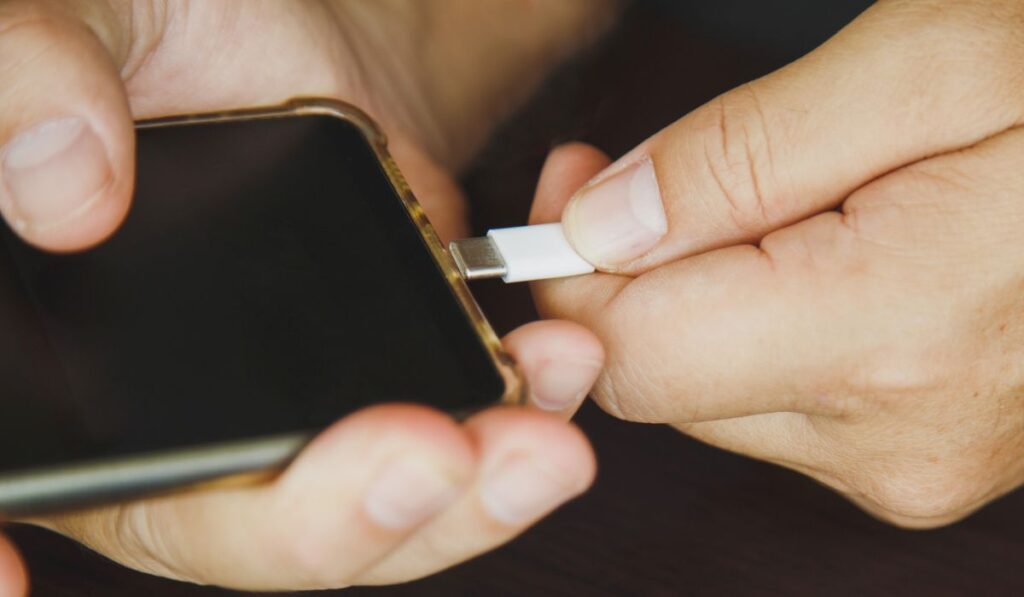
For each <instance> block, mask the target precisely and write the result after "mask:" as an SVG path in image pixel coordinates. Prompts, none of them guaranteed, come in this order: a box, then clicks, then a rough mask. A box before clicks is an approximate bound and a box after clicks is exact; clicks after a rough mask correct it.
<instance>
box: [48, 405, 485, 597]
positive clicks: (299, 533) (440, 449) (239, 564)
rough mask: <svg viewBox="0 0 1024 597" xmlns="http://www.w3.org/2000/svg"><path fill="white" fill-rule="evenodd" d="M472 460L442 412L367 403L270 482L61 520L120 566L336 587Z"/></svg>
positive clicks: (240, 583) (255, 582) (276, 585)
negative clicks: (120, 563)
mask: <svg viewBox="0 0 1024 597" xmlns="http://www.w3.org/2000/svg"><path fill="white" fill-rule="evenodd" d="M476 460H477V457H476V454H475V449H474V446H473V444H472V442H471V441H470V439H469V438H468V437H467V435H466V434H465V433H464V432H463V431H462V430H461V429H460V428H459V426H458V425H457V424H456V423H455V422H454V421H452V420H451V419H450V418H449V417H447V416H444V415H442V414H441V413H438V412H436V411H431V410H429V409H426V408H423V407H418V406H409V405H388V406H380V407H374V408H370V409H367V410H364V411H361V412H360V413H357V414H355V415H352V416H350V417H347V418H345V419H344V420H342V421H340V422H339V423H337V424H336V425H334V426H333V427H331V428H330V429H328V430H327V431H325V432H323V433H322V434H321V435H320V436H318V437H317V438H316V440H314V441H313V443H312V444H310V445H309V446H308V447H307V448H306V449H305V450H304V451H303V452H302V454H301V455H300V456H299V457H298V459H297V460H296V461H295V462H294V463H293V464H292V465H291V466H290V467H289V468H288V469H287V470H286V471H285V473H284V474H283V475H282V476H281V477H280V478H279V479H277V480H276V481H275V482H273V483H272V484H268V485H265V486H261V487H252V488H240V489H235V490H221V491H208V492H203V493H196V494H192V495H187V496H178V497H173V498H168V499H163V500H155V501H145V502H139V503H136V504H132V505H128V506H124V507H123V508H121V509H108V510H104V511H101V512H99V513H93V514H89V515H80V516H77V517H68V518H65V519H61V520H58V521H57V523H56V525H55V526H56V528H58V529H59V530H61V531H62V532H65V533H67V534H70V535H71V536H72V537H74V538H76V539H78V540H79V541H82V542H84V543H85V544H86V545H89V546H91V547H93V548H94V549H97V550H98V551H100V552H101V553H104V554H106V555H108V556H109V557H112V558H114V559H116V560H118V561H121V562H122V563H125V564H127V565H128V566H131V567H134V568H137V569H140V570H144V571H148V572H151V573H156V574H159V575H162V576H168V577H171V578H179V579H186V580H190V581H192V582H200V583H209V584H217V585H224V586H231V587H235V588H239V589H250V590H269V589H293V590H294V589H313V588H327V587H343V586H347V585H349V584H351V583H352V582H354V579H356V578H357V577H358V576H359V575H360V574H361V572H362V571H363V570H365V569H367V568H368V567H370V566H371V565H373V564H374V563H375V562H376V561H377V560H379V559H380V558H382V557H383V556H384V555H386V554H387V553H388V552H389V551H391V550H392V549H394V548H395V547H396V546H397V545H399V544H400V543H401V542H402V541H403V540H404V539H405V538H406V537H408V536H409V534H410V533H412V532H413V531H414V530H415V528H416V527H418V526H420V525H422V524H424V523H425V522H426V521H427V520H429V519H430V518H431V517H433V516H435V515H436V514H438V513H439V512H441V511H443V510H444V509H445V508H446V507H447V506H448V505H450V504H451V503H453V501H454V500H456V499H457V498H458V496H459V495H460V493H461V492H462V491H463V489H464V487H465V486H466V485H467V484H468V483H470V482H471V481H472V477H473V473H474V470H475V463H476Z"/></svg>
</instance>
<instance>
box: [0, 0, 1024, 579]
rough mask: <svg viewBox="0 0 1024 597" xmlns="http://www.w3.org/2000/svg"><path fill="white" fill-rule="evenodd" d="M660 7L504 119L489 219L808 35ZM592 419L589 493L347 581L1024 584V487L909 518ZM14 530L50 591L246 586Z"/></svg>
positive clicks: (481, 193) (480, 166) (486, 172)
mask: <svg viewBox="0 0 1024 597" xmlns="http://www.w3.org/2000/svg"><path fill="white" fill-rule="evenodd" d="M736 3H737V1H736V0H733V1H732V2H726V3H724V4H725V5H735V4H736ZM797 4H800V3H799V2H797ZM819 4H830V3H819ZM839 4H840V5H842V6H843V8H841V9H836V8H834V7H835V6H836V4H830V5H831V6H832V7H833V8H831V9H830V11H829V12H828V14H827V15H826V16H827V19H825V20H828V19H832V21H831V22H830V23H829V24H828V26H826V27H824V28H822V29H819V30H816V33H815V34H814V35H810V34H807V33H806V32H804V34H803V37H801V36H796V37H797V38H798V39H797V41H796V44H797V45H798V46H799V45H800V44H803V45H805V46H806V45H808V44H813V43H817V41H820V39H823V38H824V36H826V35H827V34H828V33H829V32H830V31H829V30H828V29H829V27H831V28H832V29H833V30H834V28H835V27H838V26H839V24H838V23H841V22H842V21H843V20H844V19H848V18H849V16H850V15H851V14H853V13H854V12H855V8H854V7H852V4H855V3H843V2H839ZM810 6H812V3H807V4H806V6H805V8H806V7H810ZM663 10H664V9H658V8H656V7H651V6H641V7H638V8H635V9H633V10H631V11H630V13H629V14H628V15H627V16H626V17H625V19H624V22H623V25H622V27H621V28H620V29H619V30H618V31H617V32H616V33H615V34H613V35H612V36H611V37H609V38H608V39H607V40H606V41H605V42H604V43H602V44H601V45H600V46H599V47H598V48H596V49H595V50H594V51H592V52H590V53H588V54H587V55H586V56H584V57H582V58H580V59H579V60H577V61H576V62H575V63H573V64H572V65H570V66H568V67H566V68H565V69H564V70H563V71H562V72H561V73H560V74H558V75H557V76H555V77H554V79H553V80H552V82H551V84H550V85H548V87H547V88H546V90H545V91H544V92H543V93H542V94H541V95H540V96H539V97H538V98H537V99H536V100H535V101H534V102H533V103H532V104H531V105H530V106H528V107H527V108H526V109H525V110H524V111H523V112H522V113H520V114H519V115H518V116H517V117H516V118H515V120H514V122H513V123H511V124H510V126H508V127H506V128H505V129H504V130H503V131H502V132H501V133H500V134H499V135H498V137H497V139H496V142H495V143H494V144H493V145H492V146H491V147H490V148H488V150H486V151H485V152H484V153H483V155H482V156H481V158H480V159H479V161H478V162H477V164H476V165H475V167H474V168H473V169H472V171H471V172H470V173H469V174H468V175H467V176H466V179H465V183H466V187H467V189H468V190H469V191H470V194H471V196H472V197H473V198H474V201H475V205H476V206H477V209H476V213H475V216H474V220H475V223H476V224H477V225H479V226H480V227H485V226H490V225H512V224H517V223H521V222H522V221H523V220H524V218H525V213H526V210H527V208H528V201H529V197H530V195H531V193H532V187H533V184H534V182H535V180H536V176H537V173H538V171H539V168H540V164H541V162H542V160H543V158H544V155H545V154H546V152H547V150H548V149H549V148H550V146H551V145H552V144H553V143H554V142H557V141H566V140H570V139H584V140H587V141H590V142H593V143H596V144H597V145H599V146H601V147H602V148H604V149H605V150H606V151H608V152H609V153H611V154H612V155H617V154H620V153H621V152H623V151H625V150H626V149H628V148H629V147H630V146H631V145H633V144H635V143H636V142H638V141H639V140H641V139H643V138H644V137H645V136H647V135H649V134H650V133H651V132H653V131H655V130H657V129H658V128H660V127H661V126H663V125H665V124H667V123H669V122H671V121H672V120H673V119H675V118H676V117H677V116H679V115H681V114H683V113H685V112H686V111H688V110H690V109H692V108H693V107H696V106H697V105H699V104H701V103H703V102H704V101H706V100H707V99H709V98H710V97H713V96H714V95H715V94H717V93H719V92H721V91H723V90H725V89H728V88H729V87H732V86H734V85H736V84H738V83H740V82H743V81H744V80H748V79H750V78H751V77H754V76H757V75H759V74H762V73H764V72H767V71H769V70H771V69H773V68H775V67H777V66H778V65H780V64H782V63H784V62H785V61H786V60H788V59H791V58H792V57H793V56H794V54H795V53H798V52H799V51H803V50H806V49H807V48H806V47H795V46H792V45H789V46H786V45H785V44H782V43H776V42H778V40H773V39H772V38H771V35H770V32H769V33H768V34H766V35H767V41H766V40H765V39H764V38H759V39H757V40H755V41H753V42H750V43H747V44H744V43H738V42H737V39H738V38H736V37H732V38H730V37H729V36H728V35H725V34H723V33H722V31H723V30H722V29H721V28H720V27H717V26H716V25H715V22H716V21H714V19H711V21H706V20H705V21H701V20H700V19H699V18H697V17H699V16H700V15H697V16H696V17H695V16H694V14H688V15H686V19H684V20H676V19H674V18H673V17H672V15H671V14H669V13H666V12H663ZM695 10H696V9H695ZM843 10H846V11H847V13H848V14H847V13H843V12H842V11H843ZM851 11H852V12H851ZM705 16H707V15H705ZM712 16H715V15H712ZM720 16H721V15H718V17H720ZM709 22H710V24H709ZM815 36H816V37H815ZM790 37H791V38H792V37H793V36H792V35H791V36H790ZM475 290H476V291H477V292H478V296H479V298H480V301H481V303H482V304H483V305H484V307H485V309H486V310H487V311H488V312H489V314H490V315H491V317H492V320H493V321H494V323H495V326H496V327H497V328H498V329H499V331H506V330H508V329H510V328H511V327H513V326H514V325H515V324H517V323H519V322H523V321H526V320H528V319H530V318H531V317H533V313H532V309H531V307H530V305H529V297H528V295H527V294H526V292H525V289H524V288H511V287H504V286H501V285H500V284H489V283H484V284H482V285H480V286H477V287H476V288H475ZM578 421H579V424H580V425H581V426H582V427H583V429H584V430H585V431H586V432H587V434H588V435H589V436H590V437H591V438H592V439H593V441H594V444H595V445H596V449H597V453H598V458H599V462H600V473H599V477H598V481H597V484H596V486H595V487H594V489H593V491H591V492H590V493H589V494H587V495H586V496H584V497H583V498H581V499H579V500H577V501H576V502H574V503H572V504H570V505H568V506H566V507H565V508H563V509H562V510H560V511H559V512H557V513H556V514H554V515H553V516H552V517H550V518H549V519H547V520H546V521H544V522H543V523H541V524H540V525H538V526H537V527H536V528H534V529H532V530H530V531H529V532H527V533H526V534H525V535H524V536H523V537H521V538H520V539H518V540H516V541H514V542H513V543H511V544H510V545H508V546H506V547H504V548H502V549H500V550H498V551H496V552H494V553H492V554H489V555H487V556H484V557H482V558H479V559H477V560H475V561H472V562H469V563H467V564H464V565H462V566H458V567H456V568H454V569H452V570H449V571H447V572H443V573H441V574H438V575H435V576H433V577H430V578H428V579H425V580H422V581H418V582H415V583H410V584H407V585H404V586H399V587H384V588H367V589H363V588H360V589H355V590H350V591H346V592H345V593H343V594H344V595H348V596H359V595H545V596H547V595H552V596H557V595H572V596H580V595H681V594H682V595H689V594H693V595H733V594H756V595H865V594H871V595H964V594H973V595H996V594H999V595H1008V594H1017V595H1021V594H1024V493H1022V492H1017V493H1015V494H1012V495H1010V496H1008V497H1006V498H1004V499H1002V500H1000V501H998V502H996V503H995V504H992V505H990V506H989V507H987V508H985V509H984V510H982V511H981V512H979V513H978V514H976V515H974V516H972V517H971V518H970V519H968V520H966V521H964V522H961V523H959V524H956V525H953V526H951V527H948V528H945V529H941V530H938V531H929V532H908V531H902V530H897V529H894V528H891V527H888V526H886V525H884V524H882V523H879V522H877V521H875V520H873V519H871V518H869V517H868V516H866V515H864V514H862V513H861V512H860V511H859V510H857V509H856V508H854V507H853V506H851V505H849V504H848V503H846V502H845V501H844V500H842V499H841V498H839V497H838V496H836V495H835V494H833V493H832V492H831V491H829V490H827V489H824V488H822V487H820V486H818V485H816V484H815V483H813V482H812V481H810V480H808V479H805V478H803V477H801V476H799V475H797V474H795V473H792V472H788V471H785V470H782V469H779V468H776V467H773V466H770V465H767V464H763V463H758V462H754V461H752V460H748V459H745V458H742V457H739V456H735V455H732V454H728V453H725V452H722V451H719V450H716V449H714V448H710V447H707V446H704V445H701V444H699V443H697V442H695V441H692V440H689V439H687V438H685V437H683V436H682V435H680V434H678V433H676V432H674V431H672V430H670V429H667V428H664V427H660V426H645V425H630V424H626V423H621V422H618V421H616V420H613V419H611V418H609V417H607V416H605V415H604V414H602V413H601V412H600V411H599V410H597V409H596V408H594V407H593V406H590V405H588V406H587V407H585V408H584V410H583V411H582V412H581V413H580V415H579V417H578ZM11 535H12V536H13V537H14V539H15V540H16V541H17V542H18V543H19V544H20V546H21V547H22V549H23V550H24V552H25V555H26V557H27V559H28V561H29V565H30V567H31V569H32V575H33V584H34V586H35V589H36V593H37V594H38V595H45V596H50V595H57V596H59V595H104V596H106V595H110V596H118V595H125V596H128V595H131V596H135V595H147V596H152V597H162V596H179V595H181V596H185V595H187V596H194V595H195V596H204V595H234V594H236V593H234V592H230V591H223V590H219V589H212V588H200V587H195V586H191V585H185V584H180V583H175V582H171V581H166V580H162V579H156V578H152V577H148V576H144V575H141V574H136V573H134V572H130V571H128V570H125V569H123V568H121V567H119V566H117V565H115V564H112V563H110V562H107V561H105V560H104V559H103V558H101V557H99V556H96V555H95V554H92V553H90V552H88V551H87V550H85V549H84V548H81V547H78V546H77V545H75V544H73V543H71V542H68V541H65V540H63V539H60V538H58V537H55V536H53V535H51V534H49V533H46V532H44V531H39V530H36V529H30V528H25V527H18V528H13V529H11ZM327 593H330V592H327Z"/></svg>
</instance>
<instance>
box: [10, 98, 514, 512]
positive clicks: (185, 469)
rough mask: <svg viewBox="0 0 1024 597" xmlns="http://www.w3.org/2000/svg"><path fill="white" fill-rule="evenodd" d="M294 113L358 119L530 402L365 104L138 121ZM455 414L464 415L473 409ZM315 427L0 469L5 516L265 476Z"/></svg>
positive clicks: (464, 302) (311, 104)
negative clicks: (26, 468) (8, 471)
mask: <svg viewBox="0 0 1024 597" xmlns="http://www.w3.org/2000/svg"><path fill="white" fill-rule="evenodd" d="M296 116H300V117H301V116H332V117H335V118H340V119H342V120H346V121H348V122H350V123H352V124H354V125H355V126H356V128H357V129H358V130H359V131H360V132H361V133H362V135H363V137H364V138H365V139H366V141H367V143H368V145H369V146H370V147H371V148H372V149H373V151H374V154H375V155H376V157H377V160H378V162H379V163H380V165H381V169H382V170H383V172H384V173H385V174H386V176H387V179H388V181H389V182H390V184H391V186H392V188H393V189H394V191H395V193H396V195H398V197H399V198H400V200H401V202H402V204H403V206H404V207H405V209H406V212H407V213H408V215H409V218H410V219H411V220H412V222H413V223H414V224H415V225H416V228H417V230H419V232H420V235H421V236H422V237H423V240H424V242H425V244H426V246H427V248H428V250H429V252H430V254H431V256H432V257H433V259H434V262H435V263H436V264H437V266H438V267H439V268H440V270H441V272H442V273H443V274H444V277H445V279H446V280H447V282H448V285H449V286H450V288H451V289H452V292H453V294H454V296H455V298H456V300H457V301H458V302H459V304H460V306H461V308H462V311H463V313H464V314H465V316H466V318H467V320H468V321H469V323H470V324H471V325H472V327H473V329H475V330H476V332H477V335H478V336H479V337H480V339H481V340H482V341H483V344H484V347H485V348H486V350H487V352H488V353H489V354H490V357H491V360H492V362H493V364H494V366H495V368H496V369H497V370H498V372H499V373H500V375H501V377H502V378H503V379H504V382H505V393H504V394H503V395H502V396H501V398H500V399H499V401H498V403H507V404H522V403H524V401H525V396H526V383H525V380H524V378H523V377H522V375H521V374H520V372H519V369H518V367H517V366H516V363H515V361H514V359H513V358H512V357H511V356H510V355H509V354H508V353H507V352H505V350H504V349H503V348H502V346H501V342H500V340H499V339H498V336H497V335H496V334H495V332H494V330H493V329H492V328H491V326H490V324H489V323H488V322H487V319H486V318H485V317H484V314H483V312H482V311H481V310H480V307H479V305H477V303H476V300H475V299H474V298H473V295H472V293H471V292H470V290H469V287H468V286H467V285H466V281H465V280H464V279H463V277H462V275H461V274H460V273H459V270H458V267H457V266H456V265H455V263H454V261H453V260H452V259H451V257H450V255H449V254H448V252H447V250H446V249H445V248H444V246H443V245H442V244H441V242H440V240H439V239H438V237H437V233H436V232H435V231H434V228H433V226H432V225H431V224H430V221H429V220H428V219H427V216H426V214H425V213H424V211H423V208H422V207H421V206H420V204H419V202H418V201H417V200H416V198H415V196H414V195H413V193H412V190H411V189H410V188H409V185H408V183H406V181H405V178H404V177H403V176H402V173H401V171H400V170H399V169H398V165H397V164H396V163H395V160H394V158H392V157H391V154H390V153H389V152H388V148H387V138H386V137H385V135H384V133H383V132H382V131H381V129H380V127H379V126H378V125H377V124H376V123H375V122H374V121H373V120H372V119H371V118H370V117H369V116H367V115H366V113H364V112H363V111H362V110H360V109H358V108H356V107H355V106H352V105H350V104H347V103H345V102H342V101H338V100H333V99H321V98H297V99H292V100H290V101H288V102H287V103H285V104H281V105H277V106H268V107H260V108H246V109H240V110H229V111H223V112H211V113H198V114H184V115H179V116H170V117H163V118H155V119H149V120H140V121H138V122H136V124H135V126H136V129H151V128H160V127H171V126H186V125H192V124H213V123H223V122H234V121H244V120H264V119H271V118H285V117H296ZM451 414H452V415H453V416H456V417H459V418H461V417H465V416H466V415H468V414H470V413H466V412H455V413H451ZM316 433H317V431H313V432H298V433H287V434H281V435H275V436H270V437H258V438H253V439H245V440H236V441H231V442H224V443H215V444H206V445H199V446H189V447H186V448H178V449H170V450H161V451H158V452H153V453H146V454H136V455H132V456H124V457H112V458H106V459H100V460H93V461H86V462H81V463H76V464H70V465H58V466H50V467H44V468H40V469H37V470H30V471H23V472H18V473H14V474H9V475H3V474H0V520H4V519H8V520H9V519H11V518H14V517H26V516H32V515H37V514H42V513H48V512H54V511H59V510H67V509H76V508H83V507H88V506H92V505H97V504H101V503H105V502H113V501H121V500H124V499H127V498H131V497H136V496H140V495H151V494H154V493H172V492H173V493H178V492H182V491H194V490H199V489H207V488H210V487H219V486H238V485H247V484H252V483H258V482H261V481H266V480H268V479H270V478H272V477H273V476H275V475H276V474H277V473H278V472H280V470H281V469H283V468H284V467H285V466H286V465H287V464H288V463H289V462H290V461H291V460H292V459H293V458H294V457H295V455H296V454H298V452H299V451H300V450H301V449H302V448H303V447H304V446H305V445H306V444H307V443H308V442H309V441H310V440H311V439H312V437H313V436H314V435H316Z"/></svg>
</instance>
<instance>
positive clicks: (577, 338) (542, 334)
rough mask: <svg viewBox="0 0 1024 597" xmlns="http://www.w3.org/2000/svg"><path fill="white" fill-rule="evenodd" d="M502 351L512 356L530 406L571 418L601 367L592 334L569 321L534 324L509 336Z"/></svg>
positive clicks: (601, 354)
mask: <svg viewBox="0 0 1024 597" xmlns="http://www.w3.org/2000/svg"><path fill="white" fill-rule="evenodd" d="M504 344H505V349H506V350H508V352H509V353H510V354H511V355H512V356H513V357H515V359H516V362H518V363H519V366H520V367H521V368H522V371H523V374H524V375H525V377H526V381H527V386H528V387H529V389H530V403H531V404H533V405H534V406H536V407H538V408H540V409H541V410H546V411H550V412H556V413H559V414H561V415H562V416H563V417H564V418H567V419H568V418H570V417H572V415H573V414H574V413H575V412H576V410H577V409H578V408H579V406H580V404H582V403H583V399H584V398H586V397H587V394H589V393H590V389H591V387H593V385H594V382H595V381H596V380H597V376H598V374H599V373H600V372H601V367H602V365H603V364H604V349H603V348H602V347H601V343H600V341H598V339H597V337H596V336H594V334H593V332H591V331H590V330H587V329H586V328H584V327H582V326H580V325H578V324H575V323H571V322H568V321H535V322H532V323H528V324H526V325H524V326H522V327H520V328H518V329H516V330H514V331H513V332H512V333H510V334H509V335H508V336H506V337H505V339H504Z"/></svg>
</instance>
